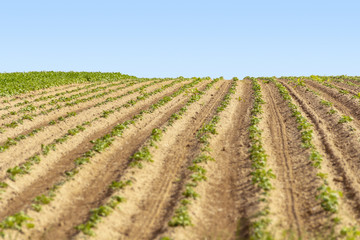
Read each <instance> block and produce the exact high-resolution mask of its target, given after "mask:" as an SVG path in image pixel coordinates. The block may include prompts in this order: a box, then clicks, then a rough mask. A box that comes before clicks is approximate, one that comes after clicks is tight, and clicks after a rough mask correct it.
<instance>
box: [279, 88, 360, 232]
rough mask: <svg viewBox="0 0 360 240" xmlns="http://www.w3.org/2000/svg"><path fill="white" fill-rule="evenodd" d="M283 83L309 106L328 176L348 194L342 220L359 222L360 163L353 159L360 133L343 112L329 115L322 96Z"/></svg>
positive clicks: (341, 213) (342, 209) (357, 156)
mask: <svg viewBox="0 0 360 240" xmlns="http://www.w3.org/2000/svg"><path fill="white" fill-rule="evenodd" d="M283 84H284V85H285V86H286V87H287V88H288V89H289V92H290V93H291V94H292V95H293V96H294V98H295V99H297V101H298V102H301V105H303V106H307V107H306V112H307V114H308V116H309V118H310V119H311V121H312V124H313V125H314V127H315V131H316V132H317V134H316V135H318V140H317V142H318V145H319V149H321V148H322V151H323V154H324V156H325V160H326V163H325V169H324V170H323V171H326V172H327V174H328V175H329V179H330V181H331V183H332V185H334V186H336V188H337V189H340V190H341V191H342V192H343V193H344V195H345V197H346V198H345V199H342V202H343V205H344V206H342V208H341V209H340V211H339V215H340V216H341V218H342V222H343V223H344V224H345V225H350V224H353V223H355V222H357V223H359V217H360V211H359V209H360V204H359V203H360V178H359V176H358V174H357V173H358V171H359V170H360V164H359V163H357V162H356V161H353V159H356V158H359V156H360V151H359V149H360V143H359V141H358V139H359V135H358V134H356V132H354V130H350V129H355V128H354V127H352V126H351V125H350V124H345V123H339V119H341V116H340V114H338V113H334V114H329V113H328V112H329V109H331V107H330V106H328V107H326V106H324V105H322V104H321V98H320V97H317V96H316V95H314V94H312V93H310V92H306V91H305V90H304V89H303V88H293V87H292V86H291V85H289V84H287V83H284V82H283ZM303 99H307V100H306V101H305V100H303ZM321 146H322V147H321Z"/></svg>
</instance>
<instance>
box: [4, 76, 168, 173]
mask: <svg viewBox="0 0 360 240" xmlns="http://www.w3.org/2000/svg"><path fill="white" fill-rule="evenodd" d="M164 84H165V83H160V84H158V85H160V86H161V85H164ZM158 85H154V86H151V87H149V88H148V89H147V90H148V91H152V90H154V89H158V88H159V86H158ZM137 87H139V86H137ZM134 89H135V87H131V88H130V89H127V90H129V91H130V92H132V91H133V90H134ZM136 89H138V88H136ZM129 91H128V92H127V93H129ZM120 93H121V92H120ZM127 93H124V94H120V95H118V96H123V97H121V98H120V99H119V100H117V101H114V102H111V103H108V104H105V105H101V106H98V107H89V108H85V107H81V109H82V111H79V112H75V113H77V114H76V115H75V116H74V117H69V118H66V119H65V121H60V122H58V123H57V124H55V125H49V123H48V124H47V125H45V126H46V127H44V129H43V131H42V132H41V133H38V134H37V135H36V136H34V137H30V138H27V139H25V140H23V141H21V144H17V145H15V146H11V148H9V150H7V151H4V152H3V153H0V158H1V159H2V160H4V161H3V162H2V163H1V164H0V169H1V172H0V177H1V178H3V177H4V174H5V172H4V171H6V170H7V169H8V168H10V167H13V166H16V165H17V164H19V163H22V162H24V159H27V158H29V157H30V156H32V155H34V154H35V153H37V152H40V151H41V148H42V147H41V145H42V144H43V145H48V144H50V143H52V142H53V141H54V139H57V138H59V137H61V136H62V135H64V134H65V133H67V132H68V130H70V129H72V128H74V127H76V126H77V125H81V124H82V123H84V122H86V121H89V122H91V123H92V124H98V123H97V119H98V118H99V117H100V116H101V115H102V113H103V112H104V108H105V109H106V110H107V111H110V110H112V111H114V110H115V108H116V107H118V106H121V105H122V104H124V103H125V102H128V101H130V100H131V99H135V100H136V97H137V96H138V95H139V93H138V92H134V93H131V94H129V95H127ZM100 120H101V119H100ZM41 127H42V126H41ZM38 128H39V126H37V129H38ZM49 133H51V134H49ZM24 145H25V147H24ZM1 178H0V179H1Z"/></svg>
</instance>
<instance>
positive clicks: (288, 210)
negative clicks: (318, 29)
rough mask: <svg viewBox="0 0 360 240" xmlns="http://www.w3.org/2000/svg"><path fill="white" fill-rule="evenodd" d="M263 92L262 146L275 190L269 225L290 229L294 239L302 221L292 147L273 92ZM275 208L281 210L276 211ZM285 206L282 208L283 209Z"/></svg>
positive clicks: (301, 225)
mask: <svg viewBox="0 0 360 240" xmlns="http://www.w3.org/2000/svg"><path fill="white" fill-rule="evenodd" d="M263 89H264V100H265V102H266V104H265V105H264V107H265V109H264V119H263V121H264V123H265V126H264V127H262V129H264V135H263V136H264V142H265V146H264V148H265V150H266V152H267V153H268V154H269V165H270V166H272V169H273V170H274V173H275V175H276V176H277V178H276V181H274V187H275V190H274V192H273V193H272V196H271V201H272V204H271V205H270V211H271V212H272V213H274V215H275V216H276V217H277V219H276V218H275V217H274V218H273V223H272V224H273V225H274V226H277V227H278V228H279V229H282V230H283V229H286V230H288V229H291V231H295V233H296V235H297V236H302V235H303V230H304V227H303V225H304V224H303V221H304V219H301V217H300V211H299V203H298V202H299V199H298V197H297V195H298V194H299V190H298V189H297V188H296V184H295V182H296V181H298V180H299V178H296V177H295V176H294V171H293V168H294V166H293V162H292V161H293V159H294V156H291V154H294V147H295V148H296V146H294V145H292V144H289V137H291V134H290V133H289V132H288V131H289V130H287V128H289V126H287V125H288V124H289V123H285V121H284V120H285V119H284V117H283V116H282V114H281V113H280V111H279V108H278V107H277V102H276V100H275V98H276V97H275V96H274V95H275V93H276V92H273V91H274V89H270V88H269V86H268V84H264V85H263ZM279 206H282V207H281V208H279ZM283 206H285V208H284V207H283ZM275 236H277V238H278V237H279V236H281V233H280V231H278V232H275Z"/></svg>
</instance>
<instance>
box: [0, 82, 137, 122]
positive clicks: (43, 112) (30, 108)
mask: <svg viewBox="0 0 360 240" xmlns="http://www.w3.org/2000/svg"><path fill="white" fill-rule="evenodd" d="M136 83H137V82H136V81H134V82H131V83H129V84H127V85H126V86H125V87H128V86H131V85H134V84H136ZM120 85H122V84H120ZM125 87H124V86H121V87H118V88H116V89H112V90H109V91H107V92H102V93H99V94H95V95H92V96H90V97H87V98H81V99H77V98H78V97H79V96H78V94H76V95H77V96H76V97H75V98H74V99H77V100H74V99H73V100H74V101H72V102H68V103H65V104H63V105H59V104H57V105H56V106H54V107H51V108H49V109H45V110H41V109H42V106H44V107H45V105H41V106H39V109H40V110H41V111H40V112H39V113H32V114H31V112H33V111H35V110H36V109H37V107H35V106H33V105H29V106H27V107H25V108H24V110H20V111H22V112H24V113H25V114H24V115H23V116H22V117H20V118H18V119H17V120H14V121H12V122H10V123H7V124H3V125H2V127H3V128H16V127H18V126H19V124H23V122H24V120H30V121H32V120H34V118H35V117H38V116H41V115H48V114H49V113H51V112H53V111H56V110H59V109H62V108H64V107H70V106H75V105H77V104H80V103H84V102H88V101H91V100H94V99H97V98H102V97H104V96H106V95H109V94H111V93H114V92H117V91H119V90H122V89H124V88H125ZM103 89H104V88H102V87H101V88H97V89H93V90H91V91H89V92H92V91H95V92H98V91H100V90H103ZM87 94H88V93H87Z"/></svg>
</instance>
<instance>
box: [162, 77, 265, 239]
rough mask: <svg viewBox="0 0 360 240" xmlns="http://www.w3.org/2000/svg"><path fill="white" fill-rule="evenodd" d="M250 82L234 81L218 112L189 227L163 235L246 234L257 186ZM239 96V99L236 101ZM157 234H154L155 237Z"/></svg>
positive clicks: (206, 236)
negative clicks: (252, 152)
mask: <svg viewBox="0 0 360 240" xmlns="http://www.w3.org/2000/svg"><path fill="white" fill-rule="evenodd" d="M251 92H252V90H251V83H250V81H247V80H243V81H239V82H238V87H237V90H236V93H235V95H234V96H233V98H232V100H231V102H230V104H229V106H228V108H227V109H226V110H225V111H224V112H223V113H221V114H220V122H219V124H218V126H217V131H218V135H215V136H213V137H212V138H211V139H210V148H211V149H212V152H211V153H210V155H211V156H212V157H214V159H215V162H208V163H207V164H206V166H205V169H206V170H207V174H206V175H207V181H205V182H201V183H199V184H198V186H197V187H196V191H197V192H198V193H199V194H200V198H199V199H197V200H196V201H193V202H192V204H191V205H190V206H189V214H190V218H191V219H192V223H193V226H191V227H186V228H181V227H177V228H168V229H167V231H166V232H164V233H163V234H162V235H163V236H170V237H172V238H173V239H236V235H239V234H240V235H242V236H243V237H245V236H246V234H247V232H248V230H247V228H248V223H247V224H246V222H244V221H243V222H242V223H243V224H244V225H243V226H242V230H241V231H240V232H239V233H237V228H238V225H239V224H238V223H239V221H240V219H248V218H249V217H250V216H251V215H252V213H251V212H255V209H256V207H255V206H256V205H257V200H258V198H257V189H256V188H255V186H254V185H253V184H252V183H251V177H250V173H251V160H250V156H249V152H248V146H249V144H250V143H249V134H248V132H249V131H248V128H249V126H250V111H251V107H252V105H253V96H252V94H251ZM238 97H241V99H242V100H241V102H240V101H239V100H238ZM158 238H159V236H156V239H158Z"/></svg>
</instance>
